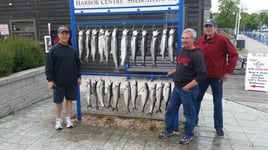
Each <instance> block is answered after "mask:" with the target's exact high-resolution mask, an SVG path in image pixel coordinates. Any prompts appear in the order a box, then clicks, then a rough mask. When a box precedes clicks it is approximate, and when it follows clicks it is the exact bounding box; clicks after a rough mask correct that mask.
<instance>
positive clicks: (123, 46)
mask: <svg viewBox="0 0 268 150" xmlns="http://www.w3.org/2000/svg"><path fill="white" fill-rule="evenodd" d="M127 34H128V29H124V30H123V34H122V38H121V47H120V48H121V51H120V52H121V57H120V58H121V62H120V66H125V61H126V58H127V49H128V36H127Z"/></svg>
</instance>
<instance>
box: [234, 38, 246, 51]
mask: <svg viewBox="0 0 268 150" xmlns="http://www.w3.org/2000/svg"><path fill="white" fill-rule="evenodd" d="M236 48H239V49H240V50H241V49H242V48H245V40H236Z"/></svg>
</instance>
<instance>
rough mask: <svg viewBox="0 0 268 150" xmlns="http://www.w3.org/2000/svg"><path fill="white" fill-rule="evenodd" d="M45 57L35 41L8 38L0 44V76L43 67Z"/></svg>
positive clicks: (22, 38)
mask: <svg viewBox="0 0 268 150" xmlns="http://www.w3.org/2000/svg"><path fill="white" fill-rule="evenodd" d="M44 62H45V55H44V52H43V51H42V48H41V47H40V45H39V43H38V42H37V41H33V40H28V39H26V38H24V37H10V38H7V39H6V40H4V41H2V42H1V43H0V76H7V75H9V74H11V73H14V72H19V71H22V70H26V69H31V68H35V67H39V66H42V65H44Z"/></svg>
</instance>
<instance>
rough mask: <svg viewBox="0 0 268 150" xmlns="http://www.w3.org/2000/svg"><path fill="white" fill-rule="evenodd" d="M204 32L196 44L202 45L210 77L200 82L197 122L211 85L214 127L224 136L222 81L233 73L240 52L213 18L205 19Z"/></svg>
mask: <svg viewBox="0 0 268 150" xmlns="http://www.w3.org/2000/svg"><path fill="white" fill-rule="evenodd" d="M204 32H205V35H204V36H202V37H201V38H200V39H199V40H198V41H197V43H196V46H197V47H201V49H202V52H203V54H204V58H205V62H206V67H207V71H208V77H207V79H206V80H204V81H202V82H200V83H199V94H198V97H197V110H196V112H197V121H196V124H197V123H198V114H199V110H200V106H201V101H202V99H203V97H204V94H205V92H206V90H207V89H208V86H209V85H210V86H211V89H212V95H213V104H214V128H215V129H216V132H217V135H218V136H223V135H224V131H223V112H222V95H223V90H222V83H223V81H225V80H227V78H228V74H232V73H233V71H234V69H235V66H236V63H237V59H238V53H237V50H236V48H235V47H234V46H233V44H232V43H231V42H230V40H229V39H228V38H227V37H225V36H223V35H220V34H217V33H216V22H215V21H214V20H213V19H207V20H206V21H205V24H204Z"/></svg>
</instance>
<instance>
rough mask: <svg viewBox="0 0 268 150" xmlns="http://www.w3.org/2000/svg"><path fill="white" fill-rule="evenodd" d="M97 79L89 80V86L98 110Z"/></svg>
mask: <svg viewBox="0 0 268 150" xmlns="http://www.w3.org/2000/svg"><path fill="white" fill-rule="evenodd" d="M97 83H98V81H97V80H92V81H91V88H92V95H93V97H94V98H95V101H96V109H97V110H99V105H98V94H97Z"/></svg>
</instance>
